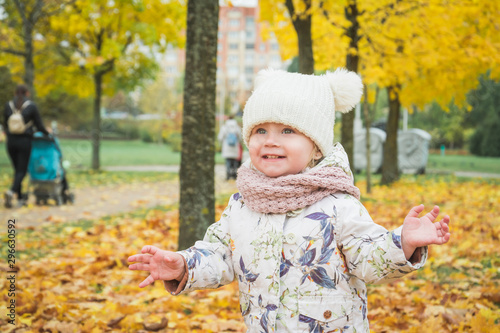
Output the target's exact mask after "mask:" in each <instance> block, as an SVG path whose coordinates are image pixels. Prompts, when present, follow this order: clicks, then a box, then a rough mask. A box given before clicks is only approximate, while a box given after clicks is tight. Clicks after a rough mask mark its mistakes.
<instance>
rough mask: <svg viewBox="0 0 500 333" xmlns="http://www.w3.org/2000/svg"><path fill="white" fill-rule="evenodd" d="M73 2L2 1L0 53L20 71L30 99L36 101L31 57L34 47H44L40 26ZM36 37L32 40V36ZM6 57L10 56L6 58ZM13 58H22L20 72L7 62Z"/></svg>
mask: <svg viewBox="0 0 500 333" xmlns="http://www.w3.org/2000/svg"><path fill="white" fill-rule="evenodd" d="M73 1H74V0H54V1H44V0H9V1H7V0H3V1H0V5H1V6H0V7H1V8H3V10H4V14H3V16H2V18H1V19H0V22H1V23H2V26H3V27H2V28H0V52H2V53H4V55H5V54H6V55H8V56H7V57H5V58H4V59H5V61H6V63H8V64H9V65H10V66H11V69H12V71H13V72H21V71H22V72H23V74H22V77H23V81H24V83H25V84H26V85H27V86H28V87H29V89H30V92H31V95H32V98H36V89H35V85H34V82H35V56H36V51H37V47H40V48H42V47H44V41H43V35H42V34H40V33H41V31H42V30H43V27H41V26H44V27H46V26H47V25H48V18H49V17H51V16H53V15H56V14H58V13H60V12H61V11H62V10H63V9H64V8H65V6H67V5H68V4H70V3H71V2H73ZM36 33H39V34H40V38H38V40H35V34H36ZM9 56H10V57H9ZM12 56H13V57H21V58H22V60H23V61H22V62H23V65H22V69H21V68H16V65H17V64H16V63H15V61H14V62H11V60H12Z"/></svg>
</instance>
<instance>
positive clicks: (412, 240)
mask: <svg viewBox="0 0 500 333" xmlns="http://www.w3.org/2000/svg"><path fill="white" fill-rule="evenodd" d="M423 210H424V205H419V206H416V207H413V208H412V209H411V210H410V212H409V213H408V215H407V216H406V218H405V220H404V222H403V230H402V232H401V244H402V247H403V251H404V253H405V256H406V259H409V258H410V257H411V256H412V255H413V252H415V249H416V248H417V247H421V246H426V245H431V244H438V245H441V244H444V243H447V242H448V241H449V240H450V229H449V227H448V224H449V223H450V217H449V216H448V215H445V216H444V217H443V218H442V219H441V220H440V221H438V222H434V220H435V219H436V218H437V216H438V214H439V207H438V206H434V208H433V209H432V210H431V211H430V212H429V213H427V214H425V215H424V216H422V217H418V215H419V214H420V213H421V212H422V211H423Z"/></svg>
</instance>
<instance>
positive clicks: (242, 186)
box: [236, 165, 360, 214]
mask: <svg viewBox="0 0 500 333" xmlns="http://www.w3.org/2000/svg"><path fill="white" fill-rule="evenodd" d="M236 185H237V186H238V190H239V191H240V193H241V195H242V196H243V200H244V201H245V204H246V205H247V206H248V207H249V208H251V209H252V210H255V211H257V212H260V213H274V214H284V213H287V212H290V211H294V210H297V209H301V208H304V207H307V206H310V205H312V204H313V203H315V202H318V201H319V200H321V199H323V198H324V197H326V196H328V195H330V194H333V193H337V192H342V193H347V194H351V195H352V196H354V197H356V198H357V199H359V195H360V192H359V189H358V188H357V187H356V186H354V184H353V182H352V179H351V177H350V176H349V175H347V174H346V173H345V171H344V170H342V169H341V168H339V167H322V168H314V169H311V170H309V171H308V172H305V173H300V174H295V175H287V176H282V177H277V178H271V177H267V176H266V175H264V174H262V173H260V172H258V171H255V170H253V169H251V168H248V167H247V166H245V165H243V166H242V167H241V168H239V170H238V179H237V181H236Z"/></svg>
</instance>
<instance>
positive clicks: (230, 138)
mask: <svg viewBox="0 0 500 333" xmlns="http://www.w3.org/2000/svg"><path fill="white" fill-rule="evenodd" d="M226 142H227V144H228V145H230V146H231V147H234V146H236V144H237V143H238V136H237V135H236V133H228V134H227V137H226Z"/></svg>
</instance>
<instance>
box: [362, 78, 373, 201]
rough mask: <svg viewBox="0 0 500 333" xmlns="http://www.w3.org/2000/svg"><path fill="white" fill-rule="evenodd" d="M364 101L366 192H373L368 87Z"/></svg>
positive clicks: (365, 89) (365, 90)
mask: <svg viewBox="0 0 500 333" xmlns="http://www.w3.org/2000/svg"><path fill="white" fill-rule="evenodd" d="M364 93H365V96H364V101H363V115H364V116H365V130H366V193H371V192H372V170H371V167H372V165H371V164H372V163H371V161H372V154H371V137H370V127H371V126H372V125H371V124H372V122H371V117H370V108H369V106H368V89H367V88H366V85H365V87H364Z"/></svg>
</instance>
